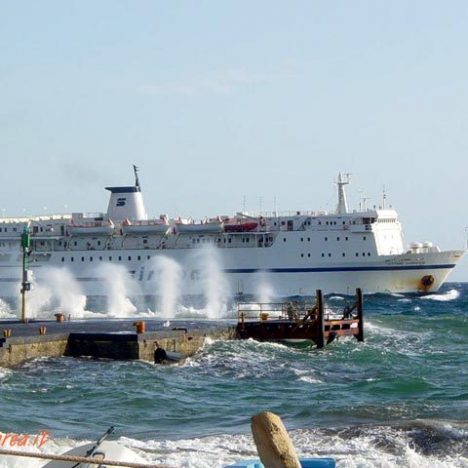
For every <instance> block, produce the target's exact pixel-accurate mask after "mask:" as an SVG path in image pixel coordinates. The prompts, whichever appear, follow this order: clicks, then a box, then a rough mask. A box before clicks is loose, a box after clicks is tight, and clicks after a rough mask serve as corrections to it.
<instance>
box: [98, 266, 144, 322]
mask: <svg viewBox="0 0 468 468" xmlns="http://www.w3.org/2000/svg"><path fill="white" fill-rule="evenodd" d="M96 276H97V277H98V278H99V279H100V280H101V281H102V285H103V294H104V295H105V296H106V299H107V300H106V305H107V311H106V312H107V314H108V315H110V316H112V317H129V316H130V315H132V314H134V313H135V312H136V311H137V308H136V307H135V306H134V305H133V303H132V301H131V300H130V297H136V296H138V295H139V288H138V286H137V284H136V283H135V281H133V280H132V278H131V277H130V275H129V273H128V271H127V269H126V268H125V267H123V266H122V265H113V264H111V263H102V264H100V265H99V266H98V267H97V269H96Z"/></svg>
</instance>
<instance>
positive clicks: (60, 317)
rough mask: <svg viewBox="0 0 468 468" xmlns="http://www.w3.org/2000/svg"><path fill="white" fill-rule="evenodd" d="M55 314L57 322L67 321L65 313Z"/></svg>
mask: <svg viewBox="0 0 468 468" xmlns="http://www.w3.org/2000/svg"><path fill="white" fill-rule="evenodd" d="M54 316H55V320H57V322H59V323H62V322H64V321H65V315H63V314H54Z"/></svg>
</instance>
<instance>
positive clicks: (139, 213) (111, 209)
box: [106, 166, 148, 221]
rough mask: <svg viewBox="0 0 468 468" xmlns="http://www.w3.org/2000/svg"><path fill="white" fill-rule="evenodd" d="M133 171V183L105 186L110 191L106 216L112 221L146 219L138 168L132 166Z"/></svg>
mask: <svg viewBox="0 0 468 468" xmlns="http://www.w3.org/2000/svg"><path fill="white" fill-rule="evenodd" d="M133 170H134V172H135V185H133V186H129V187H128V186H127V187H106V190H109V192H111V196H110V200H109V205H108V207H107V218H108V219H111V220H112V221H123V220H124V219H128V220H129V221H145V220H147V219H148V215H147V214H146V210H145V204H144V203H143V195H142V193H141V187H140V182H139V180H138V173H137V172H138V168H137V167H136V166H133Z"/></svg>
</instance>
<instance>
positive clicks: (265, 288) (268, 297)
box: [255, 275, 275, 303]
mask: <svg viewBox="0 0 468 468" xmlns="http://www.w3.org/2000/svg"><path fill="white" fill-rule="evenodd" d="M255 295H256V296H257V297H258V300H259V302H263V303H268V302H273V298H274V297H275V291H274V289H273V287H272V286H271V284H270V283H269V282H268V278H267V277H266V276H265V275H262V277H261V278H260V283H259V285H258V287H257V291H256V294H255Z"/></svg>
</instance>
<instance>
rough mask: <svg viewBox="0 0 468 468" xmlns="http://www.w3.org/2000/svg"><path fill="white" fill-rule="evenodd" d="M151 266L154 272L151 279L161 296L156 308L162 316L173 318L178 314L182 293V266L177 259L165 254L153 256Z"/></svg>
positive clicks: (158, 294)
mask: <svg viewBox="0 0 468 468" xmlns="http://www.w3.org/2000/svg"><path fill="white" fill-rule="evenodd" d="M149 267H150V269H151V271H153V272H154V275H153V276H152V279H151V281H152V282H153V284H154V286H155V289H156V294H157V296H158V298H159V301H157V302H158V303H157V304H156V310H159V311H160V312H161V314H162V316H164V317H167V318H172V317H174V316H175V315H176V312H177V304H178V302H179V298H180V295H181V279H182V268H181V266H180V265H179V264H178V263H177V262H176V261H175V260H173V259H171V258H168V257H165V256H161V257H155V258H153V259H152V260H151V261H150V263H149Z"/></svg>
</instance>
